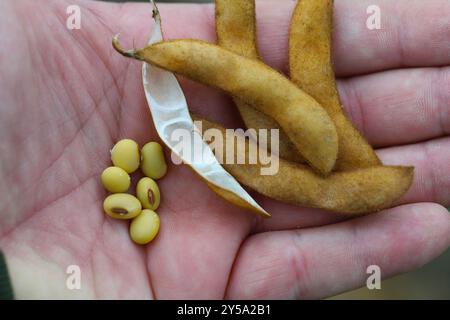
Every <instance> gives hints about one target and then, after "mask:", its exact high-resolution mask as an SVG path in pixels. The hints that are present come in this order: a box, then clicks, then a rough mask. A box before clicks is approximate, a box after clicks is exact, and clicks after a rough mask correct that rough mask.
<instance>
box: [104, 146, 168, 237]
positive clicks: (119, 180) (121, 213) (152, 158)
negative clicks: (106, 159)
mask: <svg viewBox="0 0 450 320" xmlns="http://www.w3.org/2000/svg"><path fill="white" fill-rule="evenodd" d="M111 160H112V163H113V166H111V167H108V168H106V169H105V170H104V171H103V172H102V175H101V180H102V184H103V186H104V187H105V189H106V190H108V191H109V192H110V193H111V194H110V195H109V196H108V197H106V199H105V201H104V202H103V209H104V210H105V212H106V214H107V215H108V216H110V217H111V218H114V219H121V220H131V223H130V229H129V230H130V237H131V239H132V240H133V241H134V242H136V243H138V244H147V243H149V242H150V241H152V240H153V239H154V238H155V237H156V235H157V234H158V231H159V226H160V220H159V216H158V214H157V213H156V212H155V211H156V209H157V208H158V207H159V203H160V201H161V194H160V191H159V187H158V184H157V183H156V181H155V180H157V179H161V178H162V177H163V176H164V175H165V174H166V172H167V164H166V161H165V158H164V153H163V148H162V147H161V145H160V144H159V143H157V142H149V143H147V144H145V145H144V146H143V147H142V149H141V151H140V152H139V146H138V144H137V143H136V142H135V141H133V140H131V139H123V140H120V141H119V142H117V143H116V144H115V145H114V147H113V148H112V150H111ZM139 168H140V169H141V171H142V173H143V174H144V176H145V177H143V178H141V179H140V180H139V182H138V183H137V185H136V196H134V195H132V194H129V193H127V191H128V190H129V189H130V185H131V178H130V174H131V173H133V172H135V171H136V170H138V169H139Z"/></svg>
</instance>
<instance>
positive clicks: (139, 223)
mask: <svg viewBox="0 0 450 320" xmlns="http://www.w3.org/2000/svg"><path fill="white" fill-rule="evenodd" d="M159 225H160V221H159V217H158V215H157V214H156V212H154V211H152V210H148V209H144V210H142V213H141V214H140V215H139V216H137V217H136V218H134V219H133V221H131V224H130V236H131V239H132V240H133V241H134V242H136V243H138V244H147V243H149V242H150V241H152V240H153V239H154V238H155V237H156V235H157V234H158V231H159Z"/></svg>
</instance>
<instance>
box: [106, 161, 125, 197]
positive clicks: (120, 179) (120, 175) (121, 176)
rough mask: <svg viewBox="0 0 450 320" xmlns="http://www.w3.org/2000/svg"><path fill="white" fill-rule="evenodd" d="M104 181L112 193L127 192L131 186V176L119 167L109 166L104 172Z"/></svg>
mask: <svg viewBox="0 0 450 320" xmlns="http://www.w3.org/2000/svg"><path fill="white" fill-rule="evenodd" d="M101 179H102V183H103V186H104V187H105V189H106V190H108V191H109V192H112V193H118V192H126V191H127V190H128V189H129V188H130V182H131V179H130V176H129V175H128V173H127V172H126V171H125V170H123V169H121V168H119V167H108V168H106V169H105V170H103V172H102V176H101Z"/></svg>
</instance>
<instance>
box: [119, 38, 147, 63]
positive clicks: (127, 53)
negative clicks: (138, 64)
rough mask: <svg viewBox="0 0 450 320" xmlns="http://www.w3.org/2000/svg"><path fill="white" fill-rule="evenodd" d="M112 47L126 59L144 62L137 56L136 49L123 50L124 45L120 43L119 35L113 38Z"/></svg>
mask: <svg viewBox="0 0 450 320" xmlns="http://www.w3.org/2000/svg"><path fill="white" fill-rule="evenodd" d="M112 46H113V48H114V49H116V51H117V52H118V53H120V54H121V55H123V56H124V57H127V58H133V59H137V60H142V59H141V58H140V57H139V56H138V55H137V54H136V52H137V51H136V49H133V50H124V49H123V48H122V45H121V44H120V42H119V34H116V35H115V36H114V37H113V38H112Z"/></svg>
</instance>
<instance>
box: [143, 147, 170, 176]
mask: <svg viewBox="0 0 450 320" xmlns="http://www.w3.org/2000/svg"><path fill="white" fill-rule="evenodd" d="M141 170H142V172H143V173H144V175H146V176H147V177H150V178H152V179H160V178H162V177H163V176H164V175H165V174H166V172H167V164H166V160H165V158H164V152H163V148H162V146H161V145H160V144H159V143H157V142H149V143H147V144H146V145H145V146H144V147H142V150H141Z"/></svg>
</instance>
